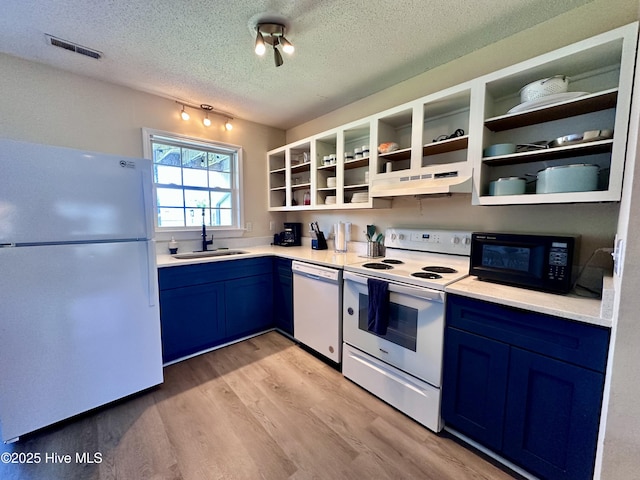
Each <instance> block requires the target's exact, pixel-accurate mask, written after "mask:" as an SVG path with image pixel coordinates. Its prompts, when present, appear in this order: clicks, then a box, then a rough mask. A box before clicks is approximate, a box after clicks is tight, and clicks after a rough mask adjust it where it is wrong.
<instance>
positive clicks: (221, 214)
mask: <svg viewBox="0 0 640 480" xmlns="http://www.w3.org/2000/svg"><path fill="white" fill-rule="evenodd" d="M211 214H212V216H213V218H212V220H213V225H223V226H230V225H232V224H233V222H232V220H231V219H232V218H233V215H232V212H231V210H229V209H222V208H216V209H213V210H212V211H211Z"/></svg>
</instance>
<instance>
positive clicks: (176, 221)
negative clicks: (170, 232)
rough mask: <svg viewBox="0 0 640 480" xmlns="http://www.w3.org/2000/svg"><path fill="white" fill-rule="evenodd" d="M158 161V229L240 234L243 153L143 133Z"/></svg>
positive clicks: (148, 151)
mask: <svg viewBox="0 0 640 480" xmlns="http://www.w3.org/2000/svg"><path fill="white" fill-rule="evenodd" d="M143 137H144V140H145V142H144V143H145V145H144V146H145V156H146V157H147V158H150V159H152V160H153V175H154V182H155V193H156V205H157V227H158V229H181V228H182V229H184V228H187V227H200V226H201V225H202V224H203V222H204V224H205V225H207V226H212V227H221V228H222V229H224V228H227V229H239V228H240V225H242V218H241V210H242V209H241V205H240V199H241V191H240V190H241V181H240V180H241V175H240V173H241V172H240V170H241V164H242V162H241V148H240V147H237V146H235V145H227V144H222V143H215V142H207V141H203V140H198V139H192V138H188V137H184V136H180V135H173V134H170V133H165V132H157V131H151V130H148V129H143Z"/></svg>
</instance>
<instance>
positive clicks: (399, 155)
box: [378, 147, 411, 161]
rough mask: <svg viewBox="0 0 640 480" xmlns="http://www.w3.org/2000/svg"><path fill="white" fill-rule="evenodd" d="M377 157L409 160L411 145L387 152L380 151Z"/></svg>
mask: <svg viewBox="0 0 640 480" xmlns="http://www.w3.org/2000/svg"><path fill="white" fill-rule="evenodd" d="M378 158H379V159H383V160H391V161H396V160H409V159H410V158H411V147H409V148H403V149H402V150H396V151H394V152H389V153H381V154H379V155H378Z"/></svg>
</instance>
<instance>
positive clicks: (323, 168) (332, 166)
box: [318, 163, 336, 170]
mask: <svg viewBox="0 0 640 480" xmlns="http://www.w3.org/2000/svg"><path fill="white" fill-rule="evenodd" d="M335 169H336V164H335V163H332V164H331V165H320V166H319V167H318V170H335Z"/></svg>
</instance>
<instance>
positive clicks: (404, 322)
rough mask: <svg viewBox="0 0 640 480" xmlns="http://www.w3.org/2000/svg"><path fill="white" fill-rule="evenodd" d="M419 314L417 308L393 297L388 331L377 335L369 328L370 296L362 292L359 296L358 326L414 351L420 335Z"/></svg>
mask: <svg viewBox="0 0 640 480" xmlns="http://www.w3.org/2000/svg"><path fill="white" fill-rule="evenodd" d="M418 314H419V310H418V309H417V308H414V307H410V306H407V305H400V304H398V303H394V302H393V298H392V299H391V300H390V302H389V326H388V327H387V333H386V334H385V335H377V334H375V333H373V332H371V331H369V330H368V324H369V321H368V316H369V297H368V296H367V295H366V294H362V293H360V294H359V296H358V328H359V329H360V330H363V331H365V332H367V333H369V334H371V335H376V336H378V337H381V338H384V339H385V340H387V341H389V342H392V343H395V344H396V345H399V346H401V347H403V348H406V349H408V350H411V351H413V352H415V351H416V343H417V336H418Z"/></svg>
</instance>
